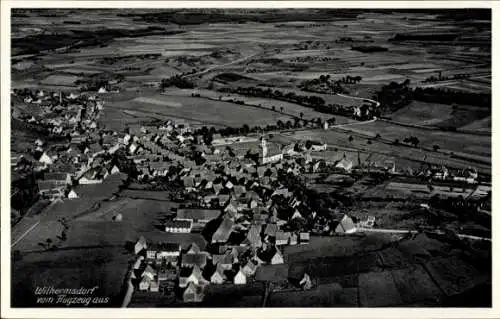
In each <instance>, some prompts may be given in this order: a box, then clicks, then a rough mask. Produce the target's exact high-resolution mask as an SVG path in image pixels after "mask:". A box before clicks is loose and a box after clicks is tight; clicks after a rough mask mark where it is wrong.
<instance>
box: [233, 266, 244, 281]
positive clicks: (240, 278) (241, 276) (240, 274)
mask: <svg viewBox="0 0 500 319" xmlns="http://www.w3.org/2000/svg"><path fill="white" fill-rule="evenodd" d="M233 283H234V284H235V285H244V284H246V283H247V276H246V275H245V274H244V273H243V270H242V269H240V270H239V271H238V273H237V274H236V275H235V276H234V278H233Z"/></svg>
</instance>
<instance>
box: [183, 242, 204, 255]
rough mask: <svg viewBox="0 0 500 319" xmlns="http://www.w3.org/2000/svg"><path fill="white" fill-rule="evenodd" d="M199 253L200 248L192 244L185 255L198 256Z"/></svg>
mask: <svg viewBox="0 0 500 319" xmlns="http://www.w3.org/2000/svg"><path fill="white" fill-rule="evenodd" d="M200 252H201V249H200V247H199V246H198V245H197V244H196V243H192V244H191V246H190V247H189V250H188V251H187V252H186V254H198V253H200Z"/></svg>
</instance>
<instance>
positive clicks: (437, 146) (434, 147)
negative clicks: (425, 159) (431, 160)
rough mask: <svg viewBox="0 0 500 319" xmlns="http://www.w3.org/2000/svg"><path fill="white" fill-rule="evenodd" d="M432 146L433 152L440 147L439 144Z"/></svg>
mask: <svg viewBox="0 0 500 319" xmlns="http://www.w3.org/2000/svg"><path fill="white" fill-rule="evenodd" d="M432 148H433V149H434V152H437V151H438V150H439V149H440V147H439V145H437V144H434V146H432Z"/></svg>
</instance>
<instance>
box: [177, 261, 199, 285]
mask: <svg viewBox="0 0 500 319" xmlns="http://www.w3.org/2000/svg"><path fill="white" fill-rule="evenodd" d="M201 280H202V276H201V269H200V267H198V266H195V267H188V268H181V271H180V273H179V287H180V288H184V287H187V286H188V285H189V284H190V283H194V284H196V285H197V284H198V283H200V281H201Z"/></svg>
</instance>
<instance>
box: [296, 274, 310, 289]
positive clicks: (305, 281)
mask: <svg viewBox="0 0 500 319" xmlns="http://www.w3.org/2000/svg"><path fill="white" fill-rule="evenodd" d="M299 285H300V287H301V288H302V289H303V290H310V289H311V288H312V282H311V277H309V275H308V274H307V273H304V277H302V279H301V280H300V282H299Z"/></svg>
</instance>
